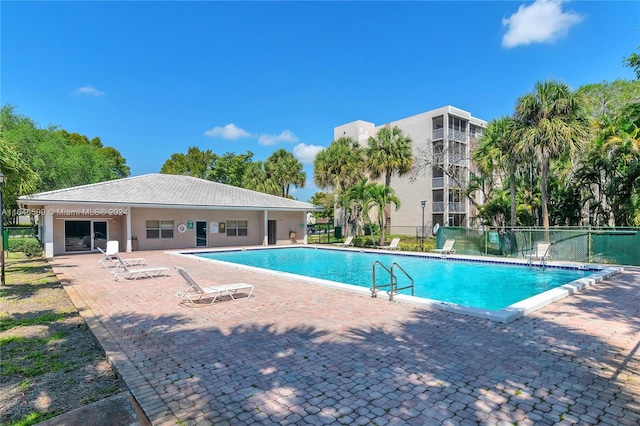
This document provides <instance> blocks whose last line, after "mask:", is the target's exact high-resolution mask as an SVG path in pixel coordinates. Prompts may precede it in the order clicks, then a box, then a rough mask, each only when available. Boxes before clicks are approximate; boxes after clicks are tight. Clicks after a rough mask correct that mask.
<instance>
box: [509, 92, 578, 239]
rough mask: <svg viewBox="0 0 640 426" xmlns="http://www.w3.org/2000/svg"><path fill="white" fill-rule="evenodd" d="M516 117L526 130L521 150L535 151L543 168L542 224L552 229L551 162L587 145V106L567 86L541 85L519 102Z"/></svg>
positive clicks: (522, 138)
mask: <svg viewBox="0 0 640 426" xmlns="http://www.w3.org/2000/svg"><path fill="white" fill-rule="evenodd" d="M515 118H516V120H517V121H518V126H519V127H520V128H521V129H522V131H521V133H520V142H519V143H518V151H519V152H532V153H533V154H534V156H535V157H536V159H537V163H538V164H539V165H540V194H541V204H542V223H543V226H544V228H545V229H549V193H548V188H547V185H548V182H549V169H550V165H551V161H553V160H555V159H557V158H559V157H560V156H562V155H563V154H564V153H565V152H566V150H575V149H576V148H578V147H580V146H583V145H584V143H585V142H586V140H587V138H588V136H589V132H588V121H587V116H586V113H585V104H584V101H583V99H582V98H581V97H580V96H579V95H578V94H576V93H575V92H573V91H571V90H570V89H569V87H568V86H567V85H566V84H564V83H560V82H556V81H545V82H538V83H536V85H535V89H534V91H533V92H531V93H527V94H525V95H523V96H521V97H520V98H519V99H518V101H517V103H516V112H515Z"/></svg>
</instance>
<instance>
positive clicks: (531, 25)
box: [502, 0, 583, 48]
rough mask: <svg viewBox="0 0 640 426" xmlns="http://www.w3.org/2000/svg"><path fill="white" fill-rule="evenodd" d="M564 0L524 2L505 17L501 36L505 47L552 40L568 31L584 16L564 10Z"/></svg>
mask: <svg viewBox="0 0 640 426" xmlns="http://www.w3.org/2000/svg"><path fill="white" fill-rule="evenodd" d="M563 2H564V0H536V1H535V2H533V4H531V5H529V6H525V5H522V6H520V7H519V8H518V11H517V12H516V13H514V14H513V15H511V16H510V17H508V18H504V19H503V20H502V26H504V27H507V32H506V34H505V35H504V36H503V37H502V47H507V48H510V47H516V46H520V45H528V44H531V43H550V42H553V41H555V40H557V39H559V38H561V37H564V36H565V35H567V33H568V32H569V28H571V27H572V26H573V25H575V24H577V23H578V22H580V21H582V18H583V17H582V16H581V15H579V14H577V13H573V12H563V11H562V3H563Z"/></svg>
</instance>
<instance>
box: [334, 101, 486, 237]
mask: <svg viewBox="0 0 640 426" xmlns="http://www.w3.org/2000/svg"><path fill="white" fill-rule="evenodd" d="M395 126H398V127H399V128H400V129H402V131H403V132H404V134H405V135H407V136H410V137H411V139H412V147H413V153H414V157H417V158H418V159H420V161H418V163H417V164H416V166H417V167H418V169H417V170H416V172H414V173H413V174H412V175H411V176H409V175H405V176H398V175H397V174H394V175H393V177H392V178H391V187H392V188H393V189H394V190H395V193H396V196H397V197H398V198H399V199H400V201H401V207H400V209H399V210H397V211H396V210H395V209H393V208H392V209H389V211H387V222H388V223H390V224H391V229H390V232H392V233H408V232H411V228H416V227H418V229H419V228H420V227H421V224H422V220H423V217H424V223H425V228H426V229H431V227H433V226H434V225H435V224H439V225H441V226H442V225H449V226H467V225H469V219H470V218H471V217H472V216H473V214H474V210H473V208H472V205H471V203H470V202H469V200H468V198H467V197H465V195H464V189H465V188H466V187H467V185H468V182H469V177H470V173H471V170H473V169H472V167H473V165H472V164H471V152H472V150H473V148H474V147H475V144H476V141H477V139H478V138H479V137H480V135H481V134H482V130H483V129H484V128H485V127H486V126H487V122H486V121H484V120H481V119H479V118H475V117H473V116H472V115H471V114H470V113H469V112H467V111H464V110H461V109H459V108H455V107H453V106H445V107H442V108H438V109H434V110H432V111H427V112H423V113H421V114H416V115H414V116H411V117H407V118H402V119H400V120H396V121H392V122H390V123H387V124H383V125H378V126H376V125H375V124H374V123H370V122H367V121H362V120H357V121H353V122H351V123H347V124H343V125H341V126H338V127H335V128H334V130H333V137H334V140H335V139H338V138H340V137H343V136H348V137H351V138H353V139H355V140H356V141H358V142H360V144H361V146H366V145H367V141H368V139H369V137H372V136H373V137H375V136H376V134H377V132H378V130H380V129H381V128H383V127H391V128H393V127H395ZM412 177H413V178H412ZM422 200H424V201H425V203H424V208H423V206H422ZM480 201H482V200H480ZM407 227H409V228H407ZM427 235H428V233H427Z"/></svg>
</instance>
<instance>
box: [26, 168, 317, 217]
mask: <svg viewBox="0 0 640 426" xmlns="http://www.w3.org/2000/svg"><path fill="white" fill-rule="evenodd" d="M19 200H20V201H21V202H22V204H46V203H47V202H50V203H65V204H72V203H82V204H89V203H105V204H118V205H126V206H131V205H136V206H142V205H144V206H149V207H154V206H158V207H160V206H162V207H173V206H175V207H179V206H189V207H203V208H216V207H217V208H229V207H234V208H241V209H277V210H304V211H310V210H322V208H321V207H318V206H315V205H313V204H310V203H304V202H302V201H296V200H290V199H287V198H282V197H277V196H275V195H268V194H264V193H262V192H256V191H251V190H248V189H244V188H238V187H236V186H231V185H224V184H221V183H217V182H211V181H209V180H205V179H199V178H194V177H191V176H181V175H169V174H159V173H153V174H148V175H142V176H135V177H130V178H125V179H117V180H110V181H106V182H100V183H93V184H90V185H82V186H76V187H73V188H66V189H58V190H55V191H48V192H41V193H39V194H34V195H26V196H22V197H20V198H19Z"/></svg>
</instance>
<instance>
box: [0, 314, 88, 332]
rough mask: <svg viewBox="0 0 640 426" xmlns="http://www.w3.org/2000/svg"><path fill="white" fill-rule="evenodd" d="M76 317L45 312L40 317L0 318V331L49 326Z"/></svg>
mask: <svg viewBox="0 0 640 426" xmlns="http://www.w3.org/2000/svg"><path fill="white" fill-rule="evenodd" d="M76 315H78V314H77V312H72V313H70V312H45V313H44V314H42V315H38V316H37V317H32V318H11V317H4V318H0V331H7V330H10V329H12V328H14V327H23V326H30V325H49V324H51V323H55V322H62V321H63V320H65V319H66V318H68V317H70V316H76Z"/></svg>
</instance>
